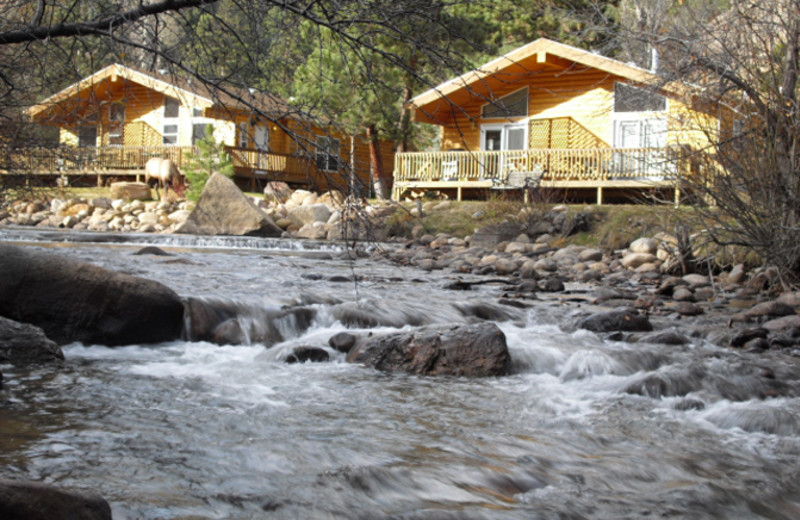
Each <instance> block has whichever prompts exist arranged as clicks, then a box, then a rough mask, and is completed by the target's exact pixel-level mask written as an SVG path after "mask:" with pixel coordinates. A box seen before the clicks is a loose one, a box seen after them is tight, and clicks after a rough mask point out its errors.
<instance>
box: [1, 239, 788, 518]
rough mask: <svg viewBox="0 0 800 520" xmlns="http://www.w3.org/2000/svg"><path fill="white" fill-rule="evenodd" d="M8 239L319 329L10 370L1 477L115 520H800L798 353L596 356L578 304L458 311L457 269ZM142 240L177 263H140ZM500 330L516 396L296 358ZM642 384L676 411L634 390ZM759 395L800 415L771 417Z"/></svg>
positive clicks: (274, 253) (202, 246)
mask: <svg viewBox="0 0 800 520" xmlns="http://www.w3.org/2000/svg"><path fill="white" fill-rule="evenodd" d="M87 237H88V238H91V239H92V240H100V242H94V241H91V240H87ZM0 239H3V240H8V241H14V242H25V244H26V246H27V247H37V248H45V247H46V248H51V249H58V250H59V252H60V253H62V254H66V255H70V256H73V257H76V258H79V259H83V260H87V261H90V262H93V263H96V264H99V265H102V266H104V267H108V268H111V269H114V270H118V271H122V272H126V273H129V274H134V275H138V276H145V277H149V278H153V279H155V280H158V281H160V282H162V283H164V284H166V285H168V286H170V287H172V288H173V289H174V290H175V291H176V292H177V293H179V294H180V295H182V296H195V297H200V298H206V299H213V300H223V301H228V302H235V303H236V304H237V305H240V307H241V309H242V311H241V312H242V319H243V320H256V321H257V320H258V319H259V316H263V315H265V314H264V313H263V311H264V310H270V309H278V308H280V307H282V306H285V305H302V306H306V307H308V308H309V309H311V310H313V316H314V319H313V322H312V323H311V325H310V326H309V327H295V326H293V324H292V323H289V322H287V323H283V324H281V326H280V330H281V334H282V336H283V340H282V341H280V342H279V343H277V344H274V345H271V346H269V347H267V346H264V345H259V344H255V345H249V346H217V345H212V344H209V343H203V342H183V341H178V342H174V343H168V344H162V345H155V346H141V345H130V346H127V347H121V348H107V347H104V346H102V345H82V344H73V345H69V346H66V347H65V348H64V352H65V355H66V357H67V361H66V363H65V364H64V366H63V367H62V368H59V369H53V368H52V367H46V368H42V369H33V370H20V369H15V368H13V367H8V366H6V367H0V368H2V372H3V373H4V374H5V379H6V381H5V388H4V389H3V390H2V391H0V401H2V408H0V445H1V446H2V449H0V463H1V464H2V466H0V467H2V470H0V476H5V477H12V478H20V479H33V480H37V481H43V482H48V483H53V484H56V485H59V486H65V487H72V488H78V489H85V490H94V491H97V492H99V493H100V494H102V495H103V496H104V497H105V498H106V499H107V500H108V501H109V502H110V503H111V505H112V509H113V513H114V518H115V519H117V520H124V519H251V518H252V519H261V518H263V519H382V518H396V519H484V518H485V519H540V518H541V519H551V518H552V519H556V518H558V519H579V518H586V519H620V518H630V519H634V518H687V519H705V518H708V519H712V518H713V519H717V518H724V519H737V518H741V519H750V518H770V519H791V518H800V480H799V479H798V476H799V475H798V473H799V472H800V457H799V456H800V398H797V397H791V396H796V395H800V390H798V387H799V386H800V385H798V382H800V370H798V368H797V363H796V359H797V358H796V357H795V355H794V353H792V352H769V353H767V354H762V355H755V354H747V353H743V352H741V351H734V350H731V349H722V348H718V347H715V346H712V345H709V344H706V343H704V342H702V341H696V342H695V343H693V344H691V345H688V346H663V345H652V344H642V343H634V344H627V343H620V342H612V341H605V340H603V339H602V338H600V337H599V336H597V335H595V334H593V333H589V332H585V331H577V332H575V331H570V330H571V329H569V328H568V327H562V326H561V325H565V324H567V323H570V321H571V320H572V316H573V315H574V314H575V313H576V312H578V311H579V310H580V309H579V307H578V306H577V305H575V304H571V305H568V304H564V305H558V306H556V305H553V306H549V307H546V306H542V307H536V308H534V309H529V310H522V309H516V308H512V307H507V306H502V305H499V304H497V303H496V302H497V299H498V296H499V293H500V291H499V288H498V287H497V286H481V287H478V288H477V289H476V290H474V291H468V292H464V291H457V292H454V291H448V290H446V289H444V286H445V285H446V283H447V279H448V277H449V276H452V275H451V274H449V273H445V272H433V273H426V272H422V271H416V270H412V269H410V268H400V267H397V266H392V265H388V264H381V263H376V262H373V261H371V260H368V259H365V258H358V259H355V260H349V259H348V257H347V256H346V255H343V254H342V251H341V250H340V249H338V248H336V247H334V246H331V245H328V244H313V243H302V242H287V241H281V240H260V239H199V238H198V239H195V238H191V237H165V236H158V237H153V236H150V237H145V236H136V235H132V236H130V237H126V238H124V239H121V238H119V237H115V236H113V235H107V236H98V235H89V234H79V233H70V234H65V233H55V232H51V233H48V232H31V231H14V230H0ZM64 239H68V240H69V241H68V242H64V241H63V240H64ZM131 240H132V241H134V243H131V242H126V241H131ZM114 242H116V243H114ZM147 244H156V245H159V246H160V247H162V248H164V249H166V250H168V251H169V252H171V253H173V254H174V256H170V257H163V256H148V255H144V256H137V255H134V254H133V253H134V252H135V251H137V250H138V249H139V248H140V247H142V246H143V245H147ZM354 276H355V277H357V278H358V282H357V283H354V282H352V281H349V282H348V281H335V280H341V279H342V277H347V278H349V279H351V280H352V279H353V277H354ZM335 277H338V278H335ZM486 316H491V317H492V318H493V319H498V325H499V326H500V328H501V329H502V330H503V332H504V333H505V335H506V338H507V342H508V345H509V349H510V351H511V355H512V358H513V359H514V367H515V373H514V375H512V376H508V377H502V378H490V379H462V378H423V377H412V376H408V375H400V374H385V373H380V372H377V371H375V370H372V369H368V368H365V367H362V366H356V365H350V364H347V363H345V362H344V359H343V356H342V354H338V353H336V352H335V351H334V350H332V349H330V354H331V356H332V361H331V362H327V363H300V364H287V363H284V362H282V361H281V359H282V358H283V357H284V355H285V353H286V352H287V351H289V350H291V349H292V348H293V347H295V346H298V345H311V346H318V347H325V348H327V341H328V339H329V338H330V337H331V336H332V335H334V334H335V333H337V332H341V331H346V330H348V331H351V332H355V333H358V334H368V333H369V332H371V331H372V332H379V331H386V330H393V329H395V328H398V327H403V326H408V325H407V324H413V325H420V324H425V323H442V322H444V323H458V322H465V323H466V322H471V321H475V320H477V319H481V317H486ZM765 374H766V375H765ZM647 377H651V378H652V377H657V378H659V379H658V380H659V381H662V382H663V384H662V387H663V388H666V391H664V392H661V394H662V396H661V397H650V396H647V395H637V394H631V393H629V392H625V391H624V390H625V389H626V388H630V387H631V385H632V384H636V383H637V382H640V381H642V380H643V379H644V378H647ZM765 378H767V379H769V380H774V381H779V382H780V383H781V384H782V385H783V386H784V391H783V392H782V394H783V395H788V396H790V397H778V398H767V399H764V398H763V396H764V379H765ZM663 388H662V389H663ZM682 388H684V390H681V389H682ZM685 388H688V390H686V389H685ZM664 395H666V396H664Z"/></svg>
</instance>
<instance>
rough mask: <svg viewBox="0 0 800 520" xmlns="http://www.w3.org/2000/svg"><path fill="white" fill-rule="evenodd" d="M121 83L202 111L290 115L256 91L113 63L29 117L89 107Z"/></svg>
mask: <svg viewBox="0 0 800 520" xmlns="http://www.w3.org/2000/svg"><path fill="white" fill-rule="evenodd" d="M120 79H123V80H127V81H130V82H133V83H137V84H139V85H142V86H144V87H146V88H149V89H151V90H153V91H156V92H160V93H162V94H165V95H168V96H170V97H174V98H177V99H179V100H180V101H181V103H182V104H184V105H187V106H197V107H200V108H211V107H215V106H216V107H219V108H222V109H227V110H245V111H249V110H251V107H255V108H257V109H259V110H263V111H264V112H266V113H270V114H286V113H288V112H289V111H290V110H289V105H288V104H286V103H285V102H284V101H283V100H282V99H280V98H278V97H277V96H275V95H272V94H268V93H264V92H260V91H257V90H255V89H244V88H240V87H234V86H230V85H227V84H226V85H221V86H223V87H224V90H222V89H216V88H213V87H211V86H209V85H207V84H205V83H203V82H200V81H193V80H189V79H186V78H182V77H179V76H177V75H175V74H170V75H162V74H158V73H152V72H145V71H142V70H138V69H135V68H133V67H130V66H126V65H121V64H119V63H114V64H112V65H108V66H107V67H105V68H103V69H101V70H99V71H97V72H95V73H94V74H92V75H90V76H87V77H85V78H83V79H81V80H80V81H78V82H77V83H73V84H72V85H70V86H68V87H66V88H64V89H62V90H60V91H59V92H56V93H55V94H53V95H52V96H50V97H48V98H47V99H44V100H43V101H41V102H40V103H38V104H36V105H33V106H31V107H29V108H28V109H27V110H26V113H27V114H28V116H29V117H31V118H34V119H43V118H46V117H47V115H48V114H50V113H51V112H52V111H53V109H54V108H56V107H58V106H59V105H62V104H65V103H69V102H80V101H83V102H86V103H89V102H91V101H92V100H93V99H96V98H97V97H98V94H99V93H102V92H103V91H104V90H106V89H108V88H110V85H111V84H112V83H115V82H117V81H118V80H120Z"/></svg>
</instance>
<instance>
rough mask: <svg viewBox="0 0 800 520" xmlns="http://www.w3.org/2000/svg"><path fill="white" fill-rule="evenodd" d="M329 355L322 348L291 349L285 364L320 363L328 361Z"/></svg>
mask: <svg viewBox="0 0 800 520" xmlns="http://www.w3.org/2000/svg"><path fill="white" fill-rule="evenodd" d="M330 358H331V357H330V354H328V351H327V350H325V349H324V348H319V347H311V346H302V347H295V348H294V349H292V353H291V354H289V355H288V356H287V357H286V362H287V363H290V364H292V363H305V362H307V361H310V362H312V363H322V362H324V361H329V360H330Z"/></svg>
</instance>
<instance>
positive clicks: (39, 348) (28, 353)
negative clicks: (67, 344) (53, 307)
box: [0, 317, 64, 365]
mask: <svg viewBox="0 0 800 520" xmlns="http://www.w3.org/2000/svg"><path fill="white" fill-rule="evenodd" d="M63 359H64V353H63V352H61V349H60V348H59V346H58V345H56V343H55V342H54V341H52V340H51V339H50V338H48V337H47V336H46V335H45V333H44V331H43V330H42V329H40V328H39V327H35V326H33V325H29V324H27V323H19V322H16V321H14V320H9V319H8V318H3V317H0V364H2V363H11V364H14V365H27V364H30V363H49V362H52V361H60V360H63Z"/></svg>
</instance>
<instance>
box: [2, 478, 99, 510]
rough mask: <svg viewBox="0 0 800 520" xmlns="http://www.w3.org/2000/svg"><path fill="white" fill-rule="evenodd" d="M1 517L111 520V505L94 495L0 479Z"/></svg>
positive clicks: (45, 485) (34, 483) (39, 484)
mask: <svg viewBox="0 0 800 520" xmlns="http://www.w3.org/2000/svg"><path fill="white" fill-rule="evenodd" d="M0 518H3V520H55V519H58V520H111V506H109V504H108V502H106V500H105V499H104V498H103V497H101V496H100V495H96V494H89V493H80V492H77V491H71V490H65V489H59V488H56V487H54V486H50V485H47V484H41V483H38V482H20V481H14V480H6V479H0Z"/></svg>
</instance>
